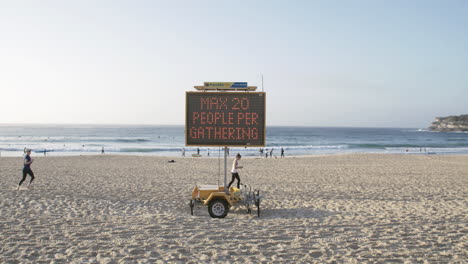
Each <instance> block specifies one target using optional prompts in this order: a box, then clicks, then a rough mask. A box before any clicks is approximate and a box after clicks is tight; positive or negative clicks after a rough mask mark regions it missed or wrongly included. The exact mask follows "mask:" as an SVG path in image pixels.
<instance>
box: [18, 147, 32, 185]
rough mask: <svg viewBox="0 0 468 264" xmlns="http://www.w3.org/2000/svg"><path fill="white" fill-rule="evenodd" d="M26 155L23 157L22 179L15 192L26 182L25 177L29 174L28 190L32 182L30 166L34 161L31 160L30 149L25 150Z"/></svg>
mask: <svg viewBox="0 0 468 264" xmlns="http://www.w3.org/2000/svg"><path fill="white" fill-rule="evenodd" d="M25 151H26V155H25V156H24V161H23V164H24V167H23V178H22V179H21V181H20V182H19V184H18V188H16V190H19V189H20V187H21V184H23V182H24V181H25V180H26V176H27V175H28V174H29V176H31V180H30V181H29V184H28V188H29V186H31V183H32V182H33V181H34V173H33V171H32V170H31V164H32V163H33V162H34V159H32V158H31V149H28V148H27V149H25Z"/></svg>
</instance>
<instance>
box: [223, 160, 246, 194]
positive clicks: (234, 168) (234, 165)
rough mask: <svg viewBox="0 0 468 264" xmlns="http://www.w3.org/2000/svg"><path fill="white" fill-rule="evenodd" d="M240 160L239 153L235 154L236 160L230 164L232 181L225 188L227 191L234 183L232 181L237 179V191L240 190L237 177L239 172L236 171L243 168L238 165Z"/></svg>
mask: <svg viewBox="0 0 468 264" xmlns="http://www.w3.org/2000/svg"><path fill="white" fill-rule="evenodd" d="M241 158H242V156H241V154H240V153H237V155H236V158H235V159H234V162H233V163H232V170H231V174H232V179H231V182H230V183H229V184H228V186H227V188H228V189H229V188H230V187H231V184H233V183H234V180H236V179H237V189H240V177H239V171H238V169H242V168H244V167H243V166H240V165H239V160H240V159H241Z"/></svg>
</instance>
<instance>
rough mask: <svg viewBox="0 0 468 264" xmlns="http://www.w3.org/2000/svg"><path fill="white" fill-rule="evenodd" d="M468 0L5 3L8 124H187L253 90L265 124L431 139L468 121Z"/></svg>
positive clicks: (0, 12) (0, 108)
mask: <svg viewBox="0 0 468 264" xmlns="http://www.w3.org/2000/svg"><path fill="white" fill-rule="evenodd" d="M466 14H468V2H467V1H457V0H451V1H443V2H441V1H410V2H408V1H348V2H339V1H294V4H291V3H290V2H284V1H237V2H227V1H211V0H207V1H202V2H200V1H196V2H195V1H170V2H169V1H98V2H96V1H88V0H85V1H79V2H64V1H53V0H50V1H40V2H37V1H14V2H13V1H11V2H10V1H7V2H3V3H0V34H1V35H2V41H1V42H0V57H1V58H2V59H1V60H0V71H1V72H2V77H1V78H0V90H1V92H0V96H1V97H0V100H1V103H0V113H2V115H1V118H0V123H3V124H5V123H10V124H15V123H17V124H18V123H19V124H21V123H22V124H25V123H40V124H128V125H131V124H135V125H139V124H141V125H148V124H149V125H152V124H154V125H157V124H167V125H181V124H184V122H185V121H184V119H185V92H186V91H194V88H193V86H196V85H203V82H205V81H244V82H248V83H249V85H253V86H258V87H259V90H261V89H262V87H261V86H262V74H263V76H264V89H265V92H266V93H267V97H266V98H267V101H266V110H267V113H266V120H267V125H268V126H271V125H273V126H307V127H397V128H426V127H428V126H429V125H430V124H431V122H432V121H433V119H434V118H435V117H437V116H448V115H460V114H468V104H467V103H466V98H468V74H466V69H468V52H466V47H468V35H467V34H466V26H467V25H468V16H467V15H466Z"/></svg>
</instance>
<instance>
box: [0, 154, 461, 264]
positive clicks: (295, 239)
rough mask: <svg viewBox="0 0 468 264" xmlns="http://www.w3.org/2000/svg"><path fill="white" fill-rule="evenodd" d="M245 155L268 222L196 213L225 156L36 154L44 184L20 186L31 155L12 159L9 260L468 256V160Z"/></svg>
mask: <svg viewBox="0 0 468 264" xmlns="http://www.w3.org/2000/svg"><path fill="white" fill-rule="evenodd" d="M33 158H34V157H33ZM169 159H175V161H176V163H173V164H171V163H166V161H167V160H169ZM231 162H232V160H231V159H230V160H229V163H228V164H229V165H230V164H231ZM241 162H242V165H243V166H245V169H243V170H241V171H240V176H241V179H242V181H244V182H248V183H250V184H251V185H253V186H254V187H256V188H260V189H261V190H262V191H263V195H264V196H265V197H264V200H263V201H262V204H261V207H262V208H261V209H262V215H261V217H260V218H257V216H256V214H252V215H248V214H246V211H245V209H244V208H240V207H237V208H236V207H235V208H232V210H231V211H230V212H229V214H228V216H227V217H226V218H225V219H212V218H211V217H210V216H209V214H208V211H207V207H199V208H196V209H195V215H194V216H191V215H190V209H189V206H188V201H189V199H190V194H191V191H192V189H193V187H194V186H195V184H197V183H198V184H217V182H218V178H219V180H220V182H221V183H222V179H221V177H218V176H217V175H218V172H219V171H218V168H219V165H220V163H219V160H218V159H216V158H191V157H190V158H181V157H170V158H169V157H147V156H146V157H141V156H110V155H99V156H82V157H37V158H36V161H35V163H34V164H33V165H32V169H33V171H34V173H35V174H36V182H35V183H34V188H33V189H31V190H27V189H26V188H25V187H23V188H22V189H21V190H19V191H16V190H15V188H16V186H17V183H18V182H19V180H20V178H21V169H22V159H21V158H5V157H1V158H0V230H1V232H0V243H1V247H0V263H28V262H30V263H213V262H219V263H334V262H336V263H464V261H465V260H466V259H468V253H467V252H468V224H467V223H468V206H467V205H468V204H467V201H468V199H467V197H468V156H466V155H457V156H448V155H447V156H436V155H384V154H383V155H379V154H351V155H331V156H311V157H296V158H293V157H287V158H285V159H279V158H278V159H264V158H243V159H242V161H241ZM222 165H223V163H222V162H221V169H222ZM229 178H230V175H229ZM27 182H29V178H28V180H27V181H26V183H25V184H24V186H26V185H27ZM254 212H256V211H254Z"/></svg>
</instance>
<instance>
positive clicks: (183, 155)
mask: <svg viewBox="0 0 468 264" xmlns="http://www.w3.org/2000/svg"><path fill="white" fill-rule="evenodd" d="M182 157H185V148H182Z"/></svg>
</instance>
